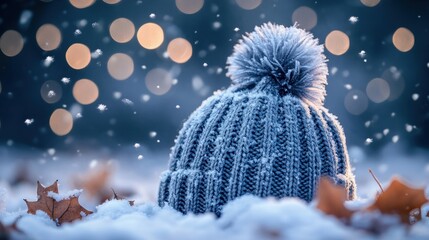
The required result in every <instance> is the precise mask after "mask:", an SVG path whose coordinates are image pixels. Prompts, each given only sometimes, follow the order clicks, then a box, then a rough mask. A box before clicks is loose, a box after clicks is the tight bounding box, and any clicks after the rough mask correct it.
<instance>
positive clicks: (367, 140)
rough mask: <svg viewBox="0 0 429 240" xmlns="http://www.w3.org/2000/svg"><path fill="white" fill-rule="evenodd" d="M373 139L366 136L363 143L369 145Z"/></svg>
mask: <svg viewBox="0 0 429 240" xmlns="http://www.w3.org/2000/svg"><path fill="white" fill-rule="evenodd" d="M373 141H374V140H372V138H367V139H365V145H369V144H371V143H372V142H373Z"/></svg>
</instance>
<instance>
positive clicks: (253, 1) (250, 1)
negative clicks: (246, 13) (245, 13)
mask: <svg viewBox="0 0 429 240" xmlns="http://www.w3.org/2000/svg"><path fill="white" fill-rule="evenodd" d="M235 2H236V3H237V5H238V6H240V7H241V8H243V9H245V10H252V9H255V8H257V7H258V6H259V5H261V3H262V0H235Z"/></svg>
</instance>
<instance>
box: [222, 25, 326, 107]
mask: <svg viewBox="0 0 429 240" xmlns="http://www.w3.org/2000/svg"><path fill="white" fill-rule="evenodd" d="M326 61H327V60H326V57H325V55H324V54H323V45H319V41H318V39H316V38H314V37H313V35H312V34H311V33H308V32H306V31H305V30H302V29H299V28H297V27H296V26H292V27H287V28H286V27H284V26H282V25H276V24H272V23H267V24H264V25H262V26H261V27H255V31H253V32H251V33H248V34H246V36H243V39H242V40H240V41H239V43H238V44H236V45H235V46H234V53H233V54H232V55H231V56H230V57H228V59H227V68H228V72H227V76H228V77H230V78H231V80H232V82H233V84H234V85H238V86H240V87H249V88H250V87H255V86H258V85H261V84H263V85H267V84H268V85H270V86H275V87H276V88H277V89H278V92H279V93H280V94H282V95H285V94H290V95H293V96H296V97H298V98H300V99H303V100H308V101H310V102H312V103H313V104H316V105H323V101H324V99H325V95H326V90H325V86H326V85H327V80H326V76H327V75H328V68H327V66H326ZM260 87H264V86H260ZM265 87H266V86H265Z"/></svg>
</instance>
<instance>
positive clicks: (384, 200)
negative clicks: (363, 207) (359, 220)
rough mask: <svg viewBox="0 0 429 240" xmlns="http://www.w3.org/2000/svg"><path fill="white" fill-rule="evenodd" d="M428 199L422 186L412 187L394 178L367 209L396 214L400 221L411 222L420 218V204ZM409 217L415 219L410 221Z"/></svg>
mask: <svg viewBox="0 0 429 240" xmlns="http://www.w3.org/2000/svg"><path fill="white" fill-rule="evenodd" d="M428 201H429V200H428V199H427V198H426V196H425V191H424V189H423V188H412V187H410V186H408V185H407V184H405V183H404V182H402V181H401V180H399V179H398V178H394V179H393V180H392V181H391V183H390V185H389V187H388V188H387V189H386V190H385V191H384V192H382V193H381V194H380V195H378V196H377V198H376V200H375V202H374V204H372V205H371V206H369V207H368V208H367V210H368V211H376V210H378V211H380V212H381V213H383V214H397V215H399V216H400V218H401V221H402V222H403V223H406V224H411V223H413V222H415V221H418V220H420V219H421V210H420V208H421V206H422V205H423V204H425V203H426V202H428ZM410 217H412V219H414V220H415V221H410Z"/></svg>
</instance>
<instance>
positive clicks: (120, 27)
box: [109, 18, 136, 43]
mask: <svg viewBox="0 0 429 240" xmlns="http://www.w3.org/2000/svg"><path fill="white" fill-rule="evenodd" d="M109 32H110V36H111V37H112V38H113V40H115V41H116V42H118V43H126V42H129V41H130V40H131V39H132V38H133V37H134V33H135V32H136V28H135V27H134V24H133V22H131V21H130V20H128V19H126V18H118V19H116V20H115V21H113V22H112V24H110V28H109Z"/></svg>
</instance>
